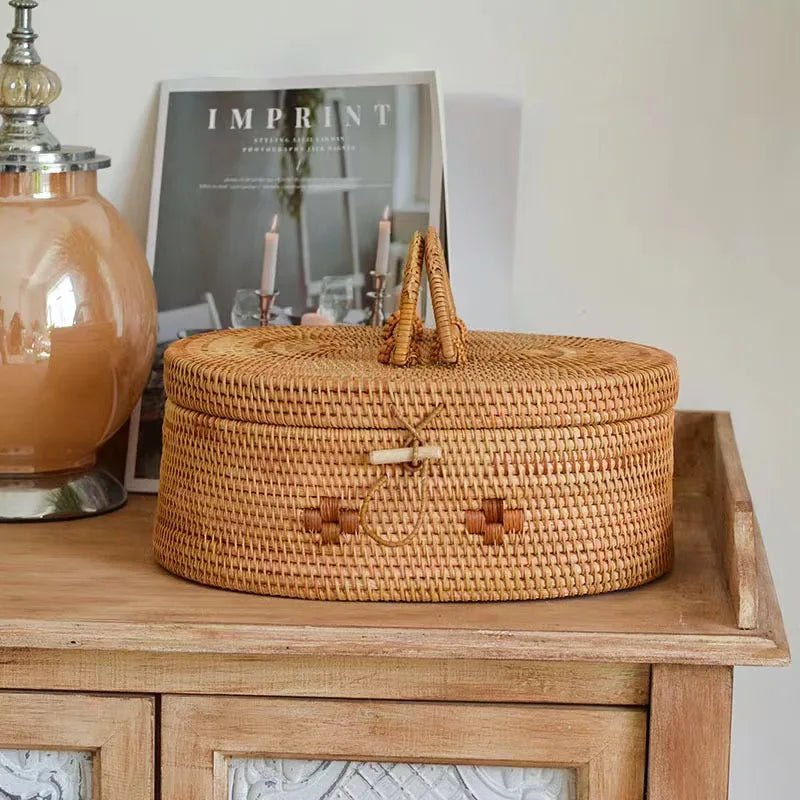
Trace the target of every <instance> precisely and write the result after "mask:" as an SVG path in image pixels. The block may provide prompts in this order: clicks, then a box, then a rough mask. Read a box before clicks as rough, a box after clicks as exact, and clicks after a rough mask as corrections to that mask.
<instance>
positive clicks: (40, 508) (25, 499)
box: [0, 466, 128, 523]
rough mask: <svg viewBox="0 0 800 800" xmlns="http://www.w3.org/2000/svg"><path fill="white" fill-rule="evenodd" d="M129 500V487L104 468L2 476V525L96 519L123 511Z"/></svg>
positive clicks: (0, 497)
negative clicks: (101, 515)
mask: <svg viewBox="0 0 800 800" xmlns="http://www.w3.org/2000/svg"><path fill="white" fill-rule="evenodd" d="M127 499H128V493H127V491H126V490H125V487H124V486H123V485H122V484H121V483H120V482H119V481H118V480H117V479H116V478H115V477H114V476H113V475H111V474H110V473H109V472H107V471H106V470H104V469H102V468H100V467H94V466H93V467H89V468H87V469H82V470H72V471H69V472H47V473H38V474H33V475H0V523H3V522H47V521H58V520H69V519H82V518H85V517H94V516H98V515H100V514H107V513H108V512H110V511H115V510H116V509H118V508H121V507H122V506H124V505H125V503H126V501H127Z"/></svg>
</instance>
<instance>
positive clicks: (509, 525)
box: [466, 498, 525, 544]
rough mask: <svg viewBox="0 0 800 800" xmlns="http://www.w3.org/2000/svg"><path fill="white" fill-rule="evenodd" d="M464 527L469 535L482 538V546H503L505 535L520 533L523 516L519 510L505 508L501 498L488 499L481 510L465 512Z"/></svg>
mask: <svg viewBox="0 0 800 800" xmlns="http://www.w3.org/2000/svg"><path fill="white" fill-rule="evenodd" d="M466 525H467V531H468V532H469V533H473V534H476V535H480V536H483V543H484V544H503V541H504V539H505V535H506V534H507V533H522V529H523V527H524V525H525V515H524V514H523V512H522V510H521V509H518V508H506V507H505V501H504V500H503V499H501V498H490V499H487V500H484V501H483V508H482V509H480V510H475V509H470V510H468V511H467V513H466Z"/></svg>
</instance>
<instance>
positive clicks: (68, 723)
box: [0, 692, 154, 800]
mask: <svg viewBox="0 0 800 800" xmlns="http://www.w3.org/2000/svg"><path fill="white" fill-rule="evenodd" d="M153 708H154V704H153V700H152V698H149V697H99V696H94V695H80V694H28V693H25V694H22V693H15V692H0V800H16V798H32V800H39V799H40V798H41V799H42V800H43V799H44V798H47V799H48V800H120V798H125V800H152V798H153V772H154V770H153V766H154V765H153V732H154V731H153V728H154V721H153V719H154V718H153Z"/></svg>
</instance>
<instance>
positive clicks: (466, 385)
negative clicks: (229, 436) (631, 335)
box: [164, 326, 678, 429]
mask: <svg viewBox="0 0 800 800" xmlns="http://www.w3.org/2000/svg"><path fill="white" fill-rule="evenodd" d="M382 344H383V337H382V334H381V331H380V329H378V328H360V327H350V326H329V327H288V326H287V327H266V328H248V329H241V330H228V331H218V332H213V333H207V334H202V335H199V336H193V337H190V338H188V339H183V340H181V341H179V342H176V343H174V344H173V345H171V346H170V347H169V348H168V349H167V352H166V354H165V365H164V366H165V369H164V383H165V387H166V391H167V396H168V397H169V398H170V400H171V401H172V402H174V403H176V404H177V405H179V406H182V407H183V408H187V409H191V410H194V411H199V412H201V413H204V414H209V415H212V416H215V417H222V418H226V419H232V420H241V421H246V422H261V423H268V424H271V425H284V426H297V427H319V428H386V429H399V428H402V427H403V424H402V423H401V422H400V421H399V420H398V414H399V415H402V416H403V417H405V418H406V419H420V418H422V417H423V416H425V415H426V414H429V413H430V412H431V411H432V410H433V409H434V408H436V407H437V406H442V408H441V409H440V412H439V413H438V414H437V415H436V417H435V419H433V420H431V422H430V425H429V427H431V428H440V429H442V428H464V429H475V428H545V427H565V426H571V425H593V424H599V423H607V422H618V421H622V420H628V419H638V418H641V417H647V416H651V415H653V414H658V413H661V412H664V411H667V410H668V409H670V408H672V407H673V406H674V404H675V402H676V399H677V394H678V371H677V365H676V362H675V359H674V357H673V356H671V355H670V354H669V353H665V352H664V351H662V350H657V349H655V348H652V347H645V346H643V345H638V344H631V343H629V342H618V341H612V340H607V339H584V338H575V337H564V336H543V335H535V334H520V333H493V332H492V333H490V332H470V335H469V339H468V342H467V346H466V347H467V350H466V356H467V357H466V359H465V360H464V362H463V363H461V364H459V365H457V366H442V365H432V364H431V365H420V366H416V367H412V368H408V369H402V368H397V367H391V366H386V365H384V364H380V363H378V361H377V357H376V354H377V353H378V351H379V350H380V348H381V346H382Z"/></svg>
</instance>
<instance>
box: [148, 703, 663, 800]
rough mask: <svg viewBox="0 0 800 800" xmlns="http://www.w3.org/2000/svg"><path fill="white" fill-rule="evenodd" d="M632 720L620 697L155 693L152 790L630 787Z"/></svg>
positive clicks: (630, 793)
mask: <svg viewBox="0 0 800 800" xmlns="http://www.w3.org/2000/svg"><path fill="white" fill-rule="evenodd" d="M646 727H647V715H646V712H645V711H644V710H642V709H632V708H615V707H610V708H609V707H606V708H598V707H581V706H538V705H495V704H477V703H475V704H461V703H413V702H388V701H372V702H365V701H356V700H295V699H273V698H243V697H205V698H204V697H176V696H168V697H165V698H164V701H163V704H162V733H163V735H162V798H163V800H186V798H188V797H198V798H199V797H202V798H207V799H208V800H212V799H213V800H252V798H258V800H323V798H325V799H326V800H473V798H474V799H475V800H642V797H643V795H644V765H645V743H646V735H647V731H646Z"/></svg>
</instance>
